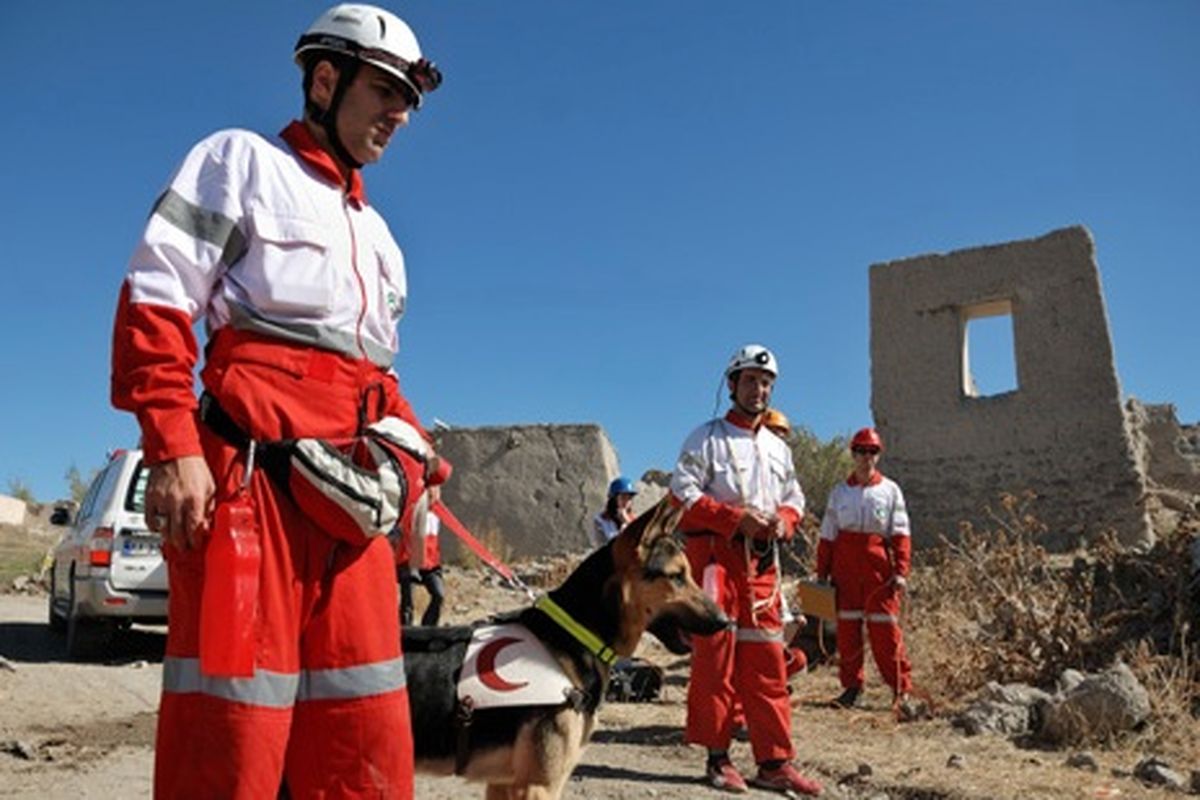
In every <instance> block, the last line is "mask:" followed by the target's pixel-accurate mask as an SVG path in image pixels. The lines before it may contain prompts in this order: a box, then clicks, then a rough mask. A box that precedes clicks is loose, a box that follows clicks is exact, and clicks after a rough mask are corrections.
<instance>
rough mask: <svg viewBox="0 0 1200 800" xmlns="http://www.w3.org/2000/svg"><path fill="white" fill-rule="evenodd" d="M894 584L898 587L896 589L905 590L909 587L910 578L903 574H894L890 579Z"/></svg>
mask: <svg viewBox="0 0 1200 800" xmlns="http://www.w3.org/2000/svg"><path fill="white" fill-rule="evenodd" d="M890 583H891V584H892V586H894V587H896V591H899V592H903V591H904V590H905V589H907V588H908V579H907V578H905V577H904V576H903V575H893V576H892V579H891V581H890Z"/></svg>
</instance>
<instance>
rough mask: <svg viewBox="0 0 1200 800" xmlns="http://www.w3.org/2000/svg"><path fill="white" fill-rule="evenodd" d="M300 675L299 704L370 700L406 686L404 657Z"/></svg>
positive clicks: (307, 671)
mask: <svg viewBox="0 0 1200 800" xmlns="http://www.w3.org/2000/svg"><path fill="white" fill-rule="evenodd" d="M301 676H302V678H301V681H300V691H299V694H298V695H297V696H296V699H297V700H299V701H304V700H349V699H353V698H357V697H370V696H371V695H376V694H386V693H387V692H394V691H397V690H399V689H403V688H405V687H406V686H407V685H408V681H407V679H406V678H405V675H404V656H400V657H399V658H395V659H392V660H391V661H378V662H376V663H374V664H360V665H359V666H356V667H342V668H341V669H310V670H305V671H304V672H303V673H301Z"/></svg>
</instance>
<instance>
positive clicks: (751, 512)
mask: <svg viewBox="0 0 1200 800" xmlns="http://www.w3.org/2000/svg"><path fill="white" fill-rule="evenodd" d="M770 526H771V517H770V516H768V515H767V514H764V513H763V512H761V511H759V510H758V509H755V508H747V509H745V510H744V511H743V512H742V518H741V520H740V521H738V526H737V530H735V531H734V534H735V535H737V534H740V535H742V536H744V537H746V538H747V539H766V538H768V537H769V536H770V533H769V531H770Z"/></svg>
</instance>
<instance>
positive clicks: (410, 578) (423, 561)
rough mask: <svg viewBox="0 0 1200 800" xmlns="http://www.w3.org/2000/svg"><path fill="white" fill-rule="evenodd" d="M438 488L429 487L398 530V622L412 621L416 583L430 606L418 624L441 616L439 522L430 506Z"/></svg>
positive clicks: (428, 624)
mask: <svg viewBox="0 0 1200 800" xmlns="http://www.w3.org/2000/svg"><path fill="white" fill-rule="evenodd" d="M440 493H441V492H440V488H439V487H437V486H431V487H429V491H427V492H425V494H424V495H422V496H421V499H420V501H418V502H417V505H416V507H415V508H414V509H413V514H412V519H411V521H410V523H409V526H408V528H409V529H408V530H407V531H405V530H403V529H402V530H401V533H400V537H399V541H398V542H397V544H396V581H397V582H398V583H399V584H400V625H401V627H404V626H407V625H412V623H413V584H415V583H419V584H421V585H422V586H424V587H425V591H426V592H427V593H428V594H429V605H427V606H426V607H425V613H423V614H422V615H421V624H422V625H424V626H426V627H436V626H437V624H438V622H440V621H441V619H442V604H443V603H444V602H445V600H446V587H445V584H444V583H443V582H442V548H441V545H440V544H439V542H438V533H439V532H440V531H441V522H440V520H438V515H437V514H435V513H433V511H432V510H431V509H430V506H433V505H436V504H437V502H438V500H439V499H440V498H439V495H440Z"/></svg>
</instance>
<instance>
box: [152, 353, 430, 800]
mask: <svg viewBox="0 0 1200 800" xmlns="http://www.w3.org/2000/svg"><path fill="white" fill-rule="evenodd" d="M225 334H226V332H222V334H220V335H218V338H217V339H216V340H215V341H214V346H213V347H212V348H211V350H212V352H210V353H209V359H208V365H207V366H206V367H205V370H204V382H205V385H206V387H207V388H208V390H209V391H210V392H211V393H212V394H213V395H215V396H216V398H217V399H218V401H219V402H220V404H221V406H222V407H223V408H224V409H225V411H226V412H227V413H228V414H229V415H230V416H231V417H232V418H233V419H234V420H235V421H236V422H237V423H238V424H239V425H240V426H241V427H242V429H243V430H245V431H247V432H249V433H250V434H251V435H252V436H254V437H255V438H256V439H266V440H270V439H279V438H285V437H294V436H321V437H332V436H346V435H352V434H353V433H354V432H355V429H356V427H357V425H358V412H359V408H360V406H361V404H362V403H361V401H362V399H363V396H364V393H365V394H366V395H368V396H369V397H373V398H375V399H373V400H371V406H372V409H373V410H372V411H371V413H370V416H371V417H373V418H377V416H378V415H379V414H378V413H377V412H376V411H375V410H374V406H375V405H376V404H378V405H379V406H380V408H379V411H380V412H381V411H383V410H384V408H383V406H384V405H385V404H383V403H379V402H378V398H380V397H390V398H394V397H395V396H396V395H397V391H398V390H397V388H396V384H395V380H394V379H387V378H386V376H385V375H384V373H382V372H381V371H380V370H378V369H377V368H375V367H372V366H371V365H369V364H367V363H365V362H357V361H353V360H351V359H348V358H344V357H341V356H337V355H335V354H331V353H325V352H319V351H314V350H311V349H308V348H304V347H299V346H292V345H288V344H283V343H278V342H269V341H263V340H262V339H261V338H255V337H244V336H242V335H239V334H233V335H225ZM372 386H383V388H384V391H382V392H381V391H379V390H378V389H370V390H368V387H372ZM389 402H390V401H389ZM202 437H203V444H204V449H205V458H206V459H207V461H208V464H209V467H210V469H211V470H212V472H213V477H214V479H215V480H216V484H217V501H218V502H222V501H228V499H229V498H230V497H231V496H232V495H233V494H234V492H235V491H236V490H237V487H238V486H239V485H240V483H241V481H242V476H243V468H244V463H245V454H244V453H243V452H240V451H238V450H236V449H235V448H233V447H231V446H230V445H228V444H227V443H225V442H224V441H223V440H221V439H220V438H218V437H217V436H216V435H215V434H213V433H211V432H210V431H208V430H207V429H206V428H202ZM250 492H251V496H252V500H253V504H254V517H255V522H256V526H257V528H258V531H259V537H260V544H261V551H262V561H261V573H260V579H259V591H258V608H257V612H256V621H255V639H256V646H255V671H254V676H253V677H250V678H221V677H215V676H209V675H203V674H201V673H200V670H199V653H200V640H199V631H200V616H201V603H200V598H201V593H202V590H203V585H204V578H205V576H204V572H205V565H204V547H203V546H202V547H200V548H198V549H196V550H186V551H183V550H178V549H172V548H168V550H167V553H166V555H167V558H168V563H169V569H170V601H169V602H170V608H169V623H170V627H169V632H168V635H167V651H166V657H165V659H164V662H163V695H162V704H161V707H160V711H159V723H158V734H157V742H156V746H155V776H154V793H155V797H157V798H172V799H174V798H214V797H220V798H246V799H247V800H249V799H250V798H273V797H275V796H276V794H277V793H278V791H279V788H280V785H281V782H283V781H284V780H286V783H287V787H288V790H289V791H290V793H291V796H292V797H294V798H316V797H320V798H335V797H336V798H349V797H354V798H404V799H405V800H407V798H411V797H412V792H413V778H412V738H411V731H410V722H409V709H408V694H407V690H406V687H405V678H404V661H403V657H402V655H401V652H400V631H399V621H398V619H397V617H396V604H397V595H396V582H395V575H394V566H393V560H392V551H391V548H390V546H389V543H388V542H387V540H386V539H384V538H382V537H381V538H379V539H377V540H375V541H374V542H373V543H371V544H370V545H367V546H366V547H353V546H350V545H348V544H345V543H339V542H338V541H337V540H335V539H332V538H330V537H329V536H328V535H326V534H325V533H323V532H322V531H321V530H319V529H318V528H316V527H315V526H313V525H312V524H311V523H310V522H309V521H308V519H307V518H305V517H304V516H302V515H301V514H300V512H299V511H297V509H296V508H295V507H294V506H293V505H292V503H291V501H290V500H289V499H288V498H287V497H286V496H284V495H282V494H281V492H280V491H279V488H278V487H277V486H276V485H275V484H274V483H273V482H272V481H271V479H270V478H268V477H267V475H266V474H265V473H264V472H263V471H262V470H261V469H258V470H255V471H254V473H253V475H252V477H251V481H250Z"/></svg>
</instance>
